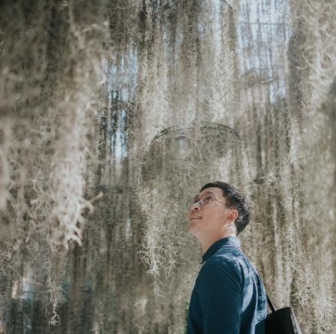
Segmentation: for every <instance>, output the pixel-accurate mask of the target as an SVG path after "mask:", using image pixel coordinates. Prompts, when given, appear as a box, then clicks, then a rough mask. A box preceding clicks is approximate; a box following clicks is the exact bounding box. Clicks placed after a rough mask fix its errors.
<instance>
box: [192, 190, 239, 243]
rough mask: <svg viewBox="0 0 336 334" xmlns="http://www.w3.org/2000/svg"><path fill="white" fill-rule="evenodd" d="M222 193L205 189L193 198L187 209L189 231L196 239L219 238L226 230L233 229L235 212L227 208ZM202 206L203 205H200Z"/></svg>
mask: <svg viewBox="0 0 336 334" xmlns="http://www.w3.org/2000/svg"><path fill="white" fill-rule="evenodd" d="M225 201H226V200H225V197H224V196H223V191H222V189H220V188H217V187H211V188H206V189H204V190H203V191H201V192H200V193H199V194H198V195H197V196H196V198H195V202H196V203H195V204H193V205H192V206H191V207H190V209H189V215H188V218H189V231H190V233H192V234H193V235H194V236H195V237H196V238H197V239H204V238H216V237H220V235H221V234H222V233H223V231H225V230H227V229H228V228H233V229H235V226H234V220H235V218H236V213H232V212H233V211H237V210H235V209H230V208H227V207H226V205H225ZM202 204H203V205H202Z"/></svg>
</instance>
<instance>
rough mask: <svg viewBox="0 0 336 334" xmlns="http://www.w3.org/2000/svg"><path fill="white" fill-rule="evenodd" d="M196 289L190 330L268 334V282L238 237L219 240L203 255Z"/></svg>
mask: <svg viewBox="0 0 336 334" xmlns="http://www.w3.org/2000/svg"><path fill="white" fill-rule="evenodd" d="M202 264H203V265H202V267H201V270H200V272H199V274H198V277H197V279H196V282H195V286H194V289H193V291H192V295H191V300H190V304H189V312H188V324H187V326H188V327H187V334H264V333H265V328H264V326H265V325H264V320H265V318H266V316H267V300H266V291H265V287H264V284H263V282H262V280H261V278H260V277H259V275H258V273H257V272H256V270H255V269H254V267H253V265H252V264H251V262H250V261H249V260H248V259H247V257H246V256H245V254H244V253H243V252H242V250H241V248H240V241H239V239H238V238H237V237H227V238H224V239H220V240H218V241H216V242H215V243H214V244H213V245H212V246H211V247H210V248H209V249H208V250H207V251H206V252H205V254H204V255H203V262H202Z"/></svg>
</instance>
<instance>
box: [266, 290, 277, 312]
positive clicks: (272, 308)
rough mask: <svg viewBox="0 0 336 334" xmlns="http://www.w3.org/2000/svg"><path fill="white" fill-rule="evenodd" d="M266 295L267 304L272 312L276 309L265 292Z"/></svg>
mask: <svg viewBox="0 0 336 334" xmlns="http://www.w3.org/2000/svg"><path fill="white" fill-rule="evenodd" d="M266 297H267V303H268V306H269V307H270V309H271V311H272V312H275V311H276V309H275V307H274V305H273V303H272V302H271V300H270V298H269V297H268V294H266Z"/></svg>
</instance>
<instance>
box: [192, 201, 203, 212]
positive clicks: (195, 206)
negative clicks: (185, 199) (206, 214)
mask: <svg viewBox="0 0 336 334" xmlns="http://www.w3.org/2000/svg"><path fill="white" fill-rule="evenodd" d="M200 207H201V206H200V204H199V202H196V203H194V204H193V205H192V206H191V208H190V211H191V212H195V211H199V210H200Z"/></svg>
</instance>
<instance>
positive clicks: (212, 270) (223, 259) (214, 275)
mask: <svg viewBox="0 0 336 334" xmlns="http://www.w3.org/2000/svg"><path fill="white" fill-rule="evenodd" d="M198 279H199V280H200V281H203V282H207V283H211V282H217V281H221V282H223V283H225V282H227V281H233V282H235V283H236V284H239V285H241V284H242V282H243V272H242V268H241V264H240V262H239V260H238V259H236V258H229V257H227V256H212V257H210V258H209V259H208V260H207V261H206V262H205V263H204V264H203V266H202V268H201V270H200V273H199V277H198Z"/></svg>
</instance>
